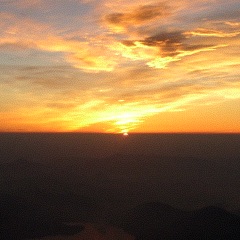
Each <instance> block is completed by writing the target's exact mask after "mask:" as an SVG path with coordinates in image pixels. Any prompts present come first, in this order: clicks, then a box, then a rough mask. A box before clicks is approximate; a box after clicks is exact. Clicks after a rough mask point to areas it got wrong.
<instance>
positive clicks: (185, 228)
mask: <svg viewBox="0 0 240 240" xmlns="http://www.w3.org/2000/svg"><path fill="white" fill-rule="evenodd" d="M121 227H122V228H123V229H124V230H125V231H127V232H129V233H130V234H132V235H134V236H136V239H137V240H160V239H164V240H167V239H236V240H237V239H240V217H238V216H237V215H234V214H231V213H228V212H227V211H225V210H223V209H221V208H217V207H213V206H210V207H206V208H203V209H200V210H196V211H191V212H190V211H182V210H178V209H175V208H173V207H170V206H168V205H164V204H161V203H156V202H154V203H147V204H143V205H140V206H138V207H136V208H133V209H131V210H130V211H128V212H127V213H126V214H125V216H124V217H123V219H122V224H121Z"/></svg>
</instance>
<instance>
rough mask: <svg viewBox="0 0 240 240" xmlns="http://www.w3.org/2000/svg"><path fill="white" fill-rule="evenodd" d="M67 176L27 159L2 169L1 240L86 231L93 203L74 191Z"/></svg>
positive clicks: (0, 187)
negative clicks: (85, 223)
mask: <svg viewBox="0 0 240 240" xmlns="http://www.w3.org/2000/svg"><path fill="white" fill-rule="evenodd" d="M65 178H66V176H65V175H64V174H62V173H61V172H58V171H56V170H55V169H51V168H49V167H48V166H45V165H42V164H40V163H36V162H29V161H26V160H21V159H20V160H17V161H14V162H10V163H4V164H1V166H0V229H1V230H0V239H25V238H35V237H43V236H49V235H59V234H60V235H71V234H75V233H78V232H80V231H82V230H83V227H82V226H81V225H76V226H75V225H74V226H73V225H68V224H65V223H68V222H69V223H71V222H81V221H83V220H86V219H87V218H88V217H89V216H91V213H92V209H94V207H95V206H94V202H93V201H92V200H91V199H89V198H88V197H85V196H82V195H79V194H76V193H74V192H71V191H70V190H69V188H68V186H67V185H66V184H65V181H64V180H63V179H65Z"/></svg>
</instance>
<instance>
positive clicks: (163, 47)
mask: <svg viewBox="0 0 240 240" xmlns="http://www.w3.org/2000/svg"><path fill="white" fill-rule="evenodd" d="M136 42H140V43H142V44H143V45H145V46H149V47H158V48H159V49H160V51H159V53H160V55H161V56H164V57H165V56H176V55H178V54H179V53H180V51H181V52H183V51H186V52H187V51H195V50H198V49H204V48H211V47H214V46H215V45H212V44H194V43H191V42H189V38H188V37H187V36H186V34H185V33H184V32H181V31H175V32H163V33H160V34H156V35H153V36H151V37H147V38H145V39H143V40H131V41H130V40H125V41H122V42H121V43H122V44H123V45H125V46H127V47H133V46H135V43H136Z"/></svg>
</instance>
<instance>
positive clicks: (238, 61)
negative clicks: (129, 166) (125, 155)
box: [0, 0, 240, 136]
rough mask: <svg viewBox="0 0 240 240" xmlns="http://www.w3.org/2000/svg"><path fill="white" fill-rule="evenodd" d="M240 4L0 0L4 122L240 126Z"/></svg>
mask: <svg viewBox="0 0 240 240" xmlns="http://www.w3.org/2000/svg"><path fill="white" fill-rule="evenodd" d="M239 9H240V3H239V1H237V0H229V1H223V0H219V1H214V0H204V1H203V0H196V1H190V0H179V1H163V0H149V1H143V0H138V1H136V0H133V1H127V0H121V1H109V0H98V1H96V0H71V1H64V0H60V1H59V0H52V1H47V0H35V1H27V0H18V1H0V28H1V31H0V91H1V94H0V131H2V132H6V131H7V132H8V131H9V132H12V131H13V132H15V131H17V132H26V131H27V132H42V131H47V132H69V131H70V132H72V131H74V132H75V131H77V132H104V133H121V134H123V135H125V136H127V135H128V133H129V132H130V133H131V132H237V133H240V124H239V122H240V70H239V69H240V57H239V56H240V53H239V49H240V48H239V46H240V17H239V16H240V13H239Z"/></svg>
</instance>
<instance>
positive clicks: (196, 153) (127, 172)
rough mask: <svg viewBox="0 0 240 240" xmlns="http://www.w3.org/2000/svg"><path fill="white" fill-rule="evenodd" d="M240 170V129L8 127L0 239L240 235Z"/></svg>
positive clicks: (0, 163)
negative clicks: (109, 233) (110, 231)
mask: <svg viewBox="0 0 240 240" xmlns="http://www.w3.org/2000/svg"><path fill="white" fill-rule="evenodd" d="M108 149H109V151H108ZM239 172H240V136H239V135H134V136H129V138H128V139H124V138H122V137H121V136H118V135H117V136H112V135H109V136H108V135H106V136H105V135H91V134H90V135H81V134H79V135H78V134H76V135H74V134H73V135H71V134H70V135H66V134H65V135H64V134H2V136H0V239H6V240H7V239H28V238H39V237H43V236H55V235H62V236H66V235H73V234H75V233H78V232H81V231H84V225H83V224H82V223H84V222H90V223H91V222H92V223H104V224H108V225H112V226H116V227H118V228H121V229H124V230H125V231H126V232H128V233H130V234H131V235H133V236H135V237H136V239H137V240H140V239H141V240H150V239H151V240H155V239H240V217H239V209H240V205H239V199H240V195H239V189H240V175H239ZM180 209H181V210H180ZM71 223H79V224H78V225H75V224H71Z"/></svg>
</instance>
